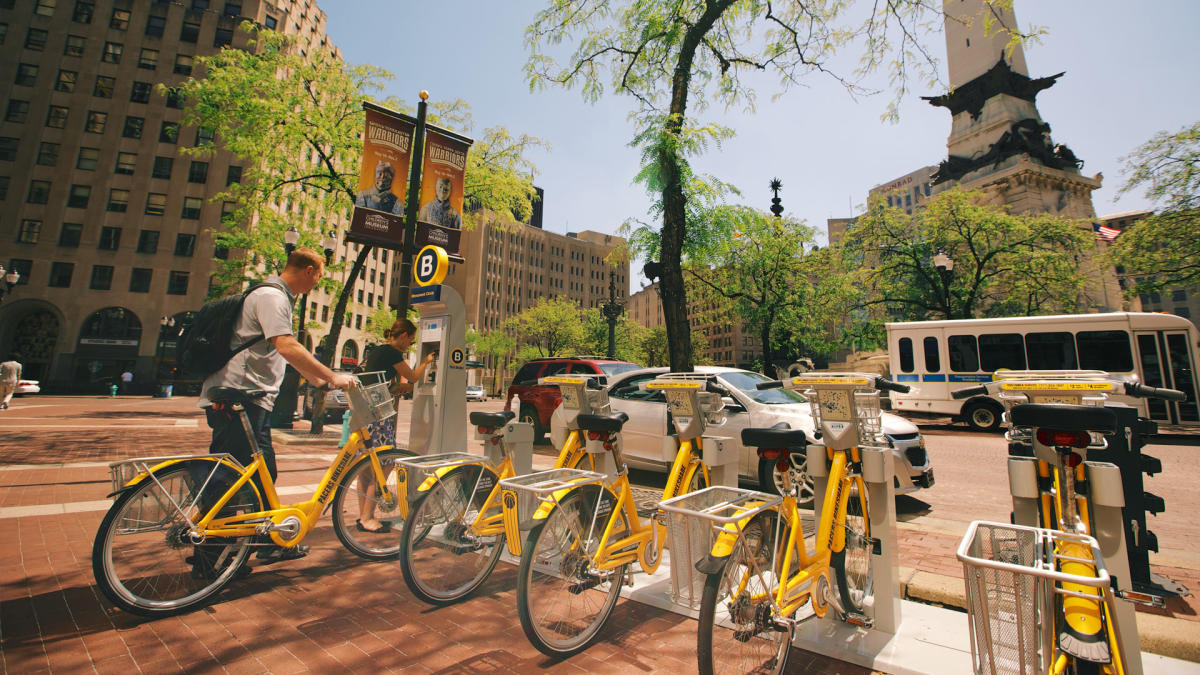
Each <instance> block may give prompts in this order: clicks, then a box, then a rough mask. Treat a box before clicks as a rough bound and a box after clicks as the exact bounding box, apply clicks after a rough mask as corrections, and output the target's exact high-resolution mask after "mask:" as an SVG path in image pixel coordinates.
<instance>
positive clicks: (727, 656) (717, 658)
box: [696, 512, 791, 675]
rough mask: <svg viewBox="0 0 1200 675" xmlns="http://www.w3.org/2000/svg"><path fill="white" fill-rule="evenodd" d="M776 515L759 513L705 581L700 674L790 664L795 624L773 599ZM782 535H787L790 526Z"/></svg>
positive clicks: (772, 670) (775, 670)
mask: <svg viewBox="0 0 1200 675" xmlns="http://www.w3.org/2000/svg"><path fill="white" fill-rule="evenodd" d="M776 517H777V516H776V514H775V513H774V512H765V513H761V514H759V515H757V516H755V517H754V519H753V520H751V521H750V523H749V524H748V525H747V526H746V528H745V529H744V530H742V533H741V535H740V536H739V537H738V540H737V543H735V544H734V546H733V550H732V551H731V552H730V555H729V558H728V560H727V561H726V562H725V566H724V567H723V568H722V569H721V571H720V572H715V573H713V574H710V575H708V578H707V579H706V580H705V582H704V595H703V596H702V597H701V600H700V626H699V631H698V633H697V637H698V640H697V649H696V653H697V656H698V658H699V662H698V665H699V669H700V673H701V674H702V675H710V674H712V673H781V672H783V670H784V668H785V667H786V666H787V660H788V653H789V648H790V645H791V630H790V629H789V628H785V627H784V624H783V623H781V622H777V621H775V619H776V618H777V617H776V615H775V610H774V605H773V604H772V598H773V597H774V596H775V592H776V590H777V589H778V588H779V576H778V575H777V574H776V572H775V570H774V569H773V568H772V565H773V563H774V562H775V560H774V550H775V548H776V546H775V541H776V539H775V518H776ZM779 540H780V541H787V533H786V528H785V532H784V533H782V534H781V535H780V539H779Z"/></svg>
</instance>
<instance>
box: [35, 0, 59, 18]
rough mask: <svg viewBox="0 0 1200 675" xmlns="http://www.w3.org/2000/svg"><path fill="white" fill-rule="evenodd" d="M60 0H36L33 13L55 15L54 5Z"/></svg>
mask: <svg viewBox="0 0 1200 675" xmlns="http://www.w3.org/2000/svg"><path fill="white" fill-rule="evenodd" d="M56 4H58V0H36V1H35V2H34V3H33V13H34V14H37V15H38V16H54V6H55V5H56Z"/></svg>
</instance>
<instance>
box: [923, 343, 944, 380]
mask: <svg viewBox="0 0 1200 675" xmlns="http://www.w3.org/2000/svg"><path fill="white" fill-rule="evenodd" d="M924 345H925V372H927V373H940V372H942V361H941V359H940V358H939V357H938V340H937V338H935V337H927V338H925V341H924Z"/></svg>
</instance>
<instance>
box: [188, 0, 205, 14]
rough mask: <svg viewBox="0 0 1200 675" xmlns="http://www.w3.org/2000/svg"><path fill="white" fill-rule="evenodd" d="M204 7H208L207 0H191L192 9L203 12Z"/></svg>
mask: <svg viewBox="0 0 1200 675" xmlns="http://www.w3.org/2000/svg"><path fill="white" fill-rule="evenodd" d="M206 9H208V0H192V10H193V11H196V12H203V11H204V10H206Z"/></svg>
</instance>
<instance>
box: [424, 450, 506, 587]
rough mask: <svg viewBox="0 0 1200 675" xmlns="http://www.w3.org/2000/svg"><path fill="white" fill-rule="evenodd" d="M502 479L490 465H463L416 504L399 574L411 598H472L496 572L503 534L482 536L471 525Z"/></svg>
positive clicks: (456, 468)
mask: <svg viewBox="0 0 1200 675" xmlns="http://www.w3.org/2000/svg"><path fill="white" fill-rule="evenodd" d="M499 481H500V478H499V476H497V475H496V472H495V471H493V470H492V469H490V468H488V467H485V466H483V465H480V464H464V465H463V466H459V467H455V468H454V469H451V470H450V471H448V472H446V475H444V476H442V477H441V479H440V480H439V481H438V482H436V483H434V485H433V487H431V488H429V490H428V491H427V492H425V493H424V494H423V495H421V496H420V497H418V498H417V500H416V501H414V502H413V504H412V507H411V510H410V511H409V513H408V520H406V521H405V523H404V530H403V535H402V536H401V538H400V571H401V572H402V573H403V574H404V582H405V583H406V584H408V589H409V590H410V591H412V593H413V595H415V596H417V597H418V598H420V599H422V600H424V601H425V602H428V603H430V604H434V605H445V604H449V603H451V602H454V601H456V600H460V599H462V598H464V597H466V596H467V595H469V594H470V593H471V591H474V590H475V589H476V588H478V587H479V585H480V584H482V583H483V582H484V581H485V580H486V579H487V578H488V576H489V575H490V574H491V573H492V570H493V569H495V568H496V563H497V562H499V560H500V554H501V553H502V552H503V551H504V535H503V534H502V533H501V534H494V535H490V536H486V537H481V536H479V535H476V534H474V533H473V532H471V525H472V524H474V523H475V521H476V520H477V519H478V518H479V515H480V511H481V509H482V508H483V505H484V503H485V502H486V501H487V498H488V496H489V495H491V494H492V492H493V490H495V489H496V486H497V484H498V483H499ZM495 512H496V513H499V511H498V510H496V511H495Z"/></svg>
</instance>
